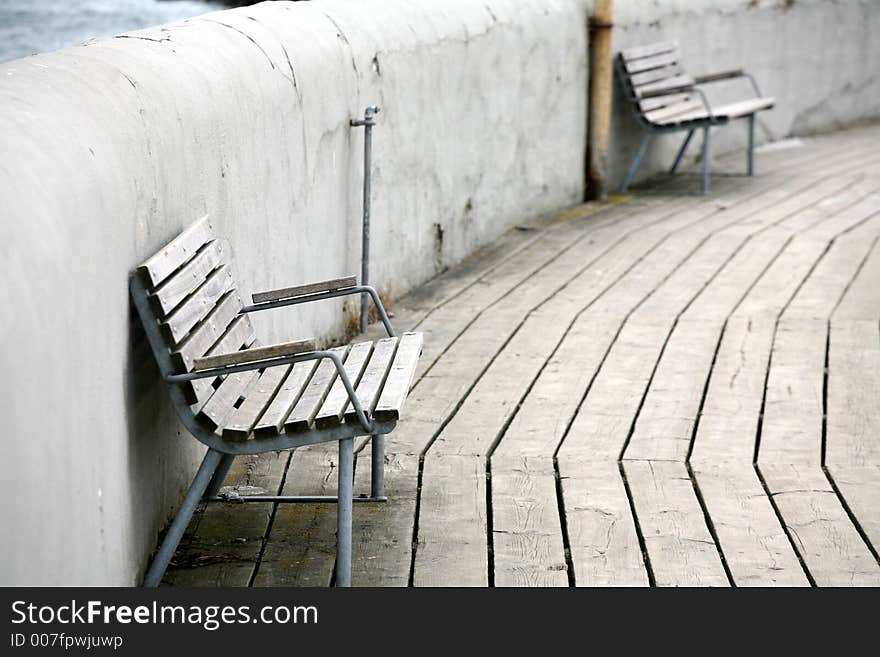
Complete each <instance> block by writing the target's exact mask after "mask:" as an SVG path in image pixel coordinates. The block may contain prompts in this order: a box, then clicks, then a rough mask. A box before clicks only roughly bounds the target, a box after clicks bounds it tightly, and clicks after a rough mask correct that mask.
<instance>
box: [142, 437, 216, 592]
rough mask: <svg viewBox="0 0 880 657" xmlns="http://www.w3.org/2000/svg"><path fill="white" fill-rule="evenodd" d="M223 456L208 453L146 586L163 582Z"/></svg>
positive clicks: (156, 558) (160, 549)
mask: <svg viewBox="0 0 880 657" xmlns="http://www.w3.org/2000/svg"><path fill="white" fill-rule="evenodd" d="M222 456H223V454H221V453H220V452H218V451H216V450H213V449H209V450H208V453H207V454H205V458H204V460H202V464H201V465H200V466H199V471H198V472H197V473H196V476H195V479H193V482H192V484H190V487H189V490H188V491H187V492H186V497H184V498H183V502H182V503H181V505H180V508H179V509H178V510H177V515H176V516H174V520H173V521H172V523H171V526H170V527H169V528H168V531H167V532H165V538H164V539H163V540H162V545H160V546H159V551H158V552H156V556H155V557H153V563H151V564H150V568H149V570H148V571H147V574H146V576H145V577H144V586H150V587H154V586H159V582H161V581H162V575H164V574H165V569H166V568H168V564H169V562H170V561H171V557H173V556H174V551H175V550H176V549H177V545H178V544H179V543H180V539H181V538H183V532H184V531H186V526H187V525H188V524H189V521H190V519H191V518H192V515H193V512H195V510H196V507H197V506H198V505H199V500H201V499H202V495H203V494H204V492H205V489H206V488H207V487H208V484H209V483H210V482H211V477H213V475H214V471H215V470H216V469H217V466H218V465H219V463H220V461H221V458H222Z"/></svg>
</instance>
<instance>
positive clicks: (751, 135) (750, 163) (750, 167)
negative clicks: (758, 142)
mask: <svg viewBox="0 0 880 657" xmlns="http://www.w3.org/2000/svg"><path fill="white" fill-rule="evenodd" d="M748 158H749V160H748V174H749V175H750V176H753V175H755V115H754V114H750V115H749V154H748Z"/></svg>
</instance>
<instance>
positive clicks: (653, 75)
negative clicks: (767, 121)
mask: <svg viewBox="0 0 880 657" xmlns="http://www.w3.org/2000/svg"><path fill="white" fill-rule="evenodd" d="M615 66H616V68H617V74H618V77H619V79H620V81H621V83H622V84H623V88H624V93H625V95H626V97H627V99H628V100H629V102H630V104H631V105H632V107H633V109H634V111H635V114H636V118H637V119H638V121H639V123H640V124H641V125H642V128H643V135H642V141H641V144H640V145H639V150H638V152H637V153H636V156H635V158H633V161H632V163H631V164H630V167H629V169H628V171H627V173H626V178H625V179H624V181H623V185H622V187H621V191H624V192H625V191H626V190H627V189H628V188H629V186H630V184H631V183H632V181H633V178H634V177H635V175H636V171H638V168H639V165H640V164H641V163H642V158H644V156H645V152H646V151H647V150H648V145H649V144H650V142H651V139H652V138H653V136H654V135H655V134H657V133H663V132H676V131H682V130H684V131H687V136H686V137H685V138H684V142H683V143H682V145H681V148H679V150H678V154H677V155H676V157H675V162H674V163H673V165H672V169H671V170H670V173H675V171H676V169H677V168H678V165H679V163H680V162H681V158H682V156H683V155H684V152H685V149H687V147H688V144H689V143H690V141H691V137H693V135H694V131H695V130H698V129H701V130H702V131H703V156H702V166H703V171H702V174H703V193H704V194H705V193H707V192H708V191H709V167H710V161H711V154H710V149H709V143H710V142H709V135H710V132H709V131H710V129H711V128H712V127H713V126H717V125H724V124H726V123H728V122H730V121H732V120H734V119H740V118H748V120H749V145H748V151H747V157H748V168H747V170H748V175H750V176H751V175H752V174H753V173H754V150H755V114H756V113H757V112H759V111H761V110H766V109H770V108H771V107H773V103H774V99H773V98H770V97H763V96H761V92H760V90H759V89H758V85H757V84H756V83H755V80H754V78H752V76H751V75H749V74H748V73H746V72H745V71H743V70H742V69H736V70H731V71H723V72H720V73H714V74H711V75H704V76H700V77H691V76H690V75H688V74H687V73H685V71H684V70H683V68H682V66H681V57H680V55H679V50H678V44H677V43H675V42H674V41H670V42H664V43H655V44H650V45H646V46H639V47H636V48H629V49H627V50H624V51H622V52H620V53H619V54H618V55H617V58H616V62H615ZM736 78H748V79H749V80H750V81H751V83H752V88H753V90H754V92H755V97H754V98H746V99H743V100H740V101H737V102H734V103H728V104H724V105H719V106H716V107H713V106H712V105H710V104H709V101H708V100H707V99H706V95H705V94H704V93H703V91H702V90H701V89H700V87H699V85H703V84H708V83H712V82H720V81H722V80H733V79H736Z"/></svg>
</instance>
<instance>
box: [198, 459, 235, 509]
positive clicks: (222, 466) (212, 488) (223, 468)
mask: <svg viewBox="0 0 880 657" xmlns="http://www.w3.org/2000/svg"><path fill="white" fill-rule="evenodd" d="M234 460H235V454H224V455H223V457H222V458H221V459H220V463H219V464H218V465H217V469H216V470H214V475H213V476H212V477H211V481H210V482H209V483H208V487H207V488H206V489H205V499H208V498H210V497H214V496H216V495H217V493H219V492H220V488H221V487H222V486H223V481H224V480H225V479H226V475H228V474H229V468H231V467H232V462H233V461H234Z"/></svg>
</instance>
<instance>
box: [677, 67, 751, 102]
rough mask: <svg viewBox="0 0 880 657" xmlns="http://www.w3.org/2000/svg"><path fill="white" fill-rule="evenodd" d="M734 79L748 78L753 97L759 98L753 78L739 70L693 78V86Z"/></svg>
mask: <svg viewBox="0 0 880 657" xmlns="http://www.w3.org/2000/svg"><path fill="white" fill-rule="evenodd" d="M736 78H748V79H749V82H751V83H752V89H754V90H755V96H757V97H760V96H761V90H760V89H759V88H758V83H757V82H755V78H753V77H752V76H751V75H750V74H749V73H746V72H745V71H744V70H743V69H741V68H734V69H731V70H729V71H719V72H718V73H709V74H708V75H698V76H697V77H695V78H694V84H709V83H710V82H721V81H723V80H734V79H736Z"/></svg>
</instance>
